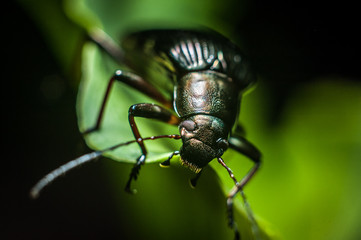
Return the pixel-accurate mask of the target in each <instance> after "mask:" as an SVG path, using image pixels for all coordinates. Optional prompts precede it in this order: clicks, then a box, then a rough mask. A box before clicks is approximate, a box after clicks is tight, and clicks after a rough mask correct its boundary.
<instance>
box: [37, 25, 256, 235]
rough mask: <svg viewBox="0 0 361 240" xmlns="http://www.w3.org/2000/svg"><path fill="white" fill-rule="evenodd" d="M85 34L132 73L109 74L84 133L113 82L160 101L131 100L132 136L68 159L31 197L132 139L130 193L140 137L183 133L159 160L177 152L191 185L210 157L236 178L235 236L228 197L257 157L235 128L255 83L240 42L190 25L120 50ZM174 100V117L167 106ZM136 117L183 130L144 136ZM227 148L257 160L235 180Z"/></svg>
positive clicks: (135, 37)
mask: <svg viewBox="0 0 361 240" xmlns="http://www.w3.org/2000/svg"><path fill="white" fill-rule="evenodd" d="M89 35H90V37H91V39H92V40H93V41H94V42H96V43H97V44H98V45H99V46H100V47H101V48H103V50H105V51H106V52H108V53H109V54H110V55H111V56H112V57H113V58H114V59H115V60H117V61H119V62H122V63H125V64H126V65H127V66H129V67H130V69H132V70H133V72H124V71H121V70H117V71H116V72H115V74H114V75H113V76H112V77H111V79H110V81H109V83H108V87H107V90H106V93H105V96H104V99H103V102H102V105H101V108H100V111H99V114H98V118H97V119H96V123H95V125H94V126H93V127H91V128H89V129H87V130H86V131H85V132H84V134H91V133H92V132H94V131H96V130H98V129H99V128H100V125H101V121H102V117H103V113H104V109H105V107H106V102H107V99H108V96H109V93H110V89H111V87H112V85H113V83H114V82H115V81H118V82H122V83H125V84H127V85H129V86H131V87H133V88H135V89H137V90H138V91H140V92H142V93H144V94H145V95H147V96H148V97H150V98H152V99H154V100H156V101H157V102H158V103H160V104H154V103H140V104H134V105H132V106H131V107H130V108H129V111H128V119H129V123H130V127H131V130H132V132H133V134H134V137H135V140H132V141H129V142H126V143H122V144H117V145H114V146H112V147H109V148H107V149H104V150H101V151H95V152H93V153H90V154H86V155H83V156H81V157H79V158H77V159H75V160H72V161H70V162H68V163H66V164H65V165H63V166H61V167H60V168H58V169H55V170H54V171H52V172H50V173H49V174H47V175H46V176H45V177H44V178H43V179H41V180H40V181H39V182H38V183H37V184H36V185H35V186H34V188H33V189H32V190H31V196H32V197H34V198H35V197H37V196H38V195H39V192H40V191H41V190H42V189H43V188H44V187H45V186H47V185H48V184H49V183H50V182H52V181H53V180H54V179H56V178H57V177H59V176H60V175H62V174H64V173H65V172H67V171H69V170H70V169H72V168H74V167H77V166H79V165H82V164H84V163H85V162H89V161H91V160H94V159H96V158H98V157H100V156H101V155H102V154H103V153H104V152H105V151H111V150H114V149H115V148H118V147H120V146H124V145H127V144H130V143H135V142H136V143H137V144H138V145H139V147H140V149H141V155H140V156H139V158H138V159H137V161H136V163H135V165H134V167H133V168H132V171H131V173H130V176H129V180H128V182H127V184H126V187H125V190H126V191H128V192H131V191H132V190H131V182H132V181H133V180H136V179H137V177H138V174H139V170H140V168H141V166H142V165H143V164H144V163H145V161H146V157H147V149H146V147H145V145H144V141H146V140H155V139H159V138H171V139H181V140H182V147H181V148H180V150H179V151H178V150H177V151H174V152H173V153H172V154H171V155H170V157H169V158H168V159H167V160H166V161H164V162H163V163H161V165H163V166H168V165H169V164H170V160H171V159H172V157H173V156H175V155H180V159H181V163H182V164H183V165H184V166H186V167H188V168H189V169H191V170H192V171H194V172H195V173H196V174H197V175H196V177H195V178H194V179H192V180H191V184H192V185H193V186H195V185H196V182H197V179H198V178H199V176H200V174H201V172H202V169H203V168H204V167H205V166H207V164H208V163H209V162H210V161H212V160H213V159H217V161H218V162H219V163H220V164H221V165H222V166H223V167H224V168H226V170H227V171H228V173H229V175H230V177H231V178H232V179H233V181H234V183H235V187H234V188H233V189H232V190H231V191H230V193H229V194H228V196H227V210H228V221H229V225H230V226H231V227H232V228H233V229H234V231H235V234H236V238H239V233H238V230H237V227H236V225H235V223H234V220H233V210H232V206H233V198H234V197H235V196H236V194H237V193H238V192H242V188H243V187H244V186H245V184H246V183H247V182H248V181H249V180H250V179H251V178H252V176H253V175H254V174H255V173H256V171H257V169H258V168H259V166H260V157H261V154H260V152H259V151H258V150H257V148H256V147H255V146H254V145H253V144H251V143H250V142H249V141H247V140H246V139H245V138H244V137H242V136H240V135H237V134H236V133H233V132H232V129H234V125H235V124H236V122H237V121H236V120H237V116H238V113H239V109H240V102H241V96H242V93H243V92H244V91H245V90H246V89H247V88H248V87H249V86H250V85H252V84H253V83H254V82H255V78H254V75H253V74H252V72H251V71H250V69H249V66H248V65H249V64H248V62H247V60H246V59H245V57H244V55H243V54H242V53H241V51H240V50H239V48H238V47H237V46H236V45H235V44H233V43H232V42H231V41H229V40H228V39H226V38H225V37H223V36H222V35H220V34H218V33H216V32H213V31H199V30H192V29H188V30H180V29H166V30H165V29H162V30H145V31H140V32H136V33H133V34H130V35H129V36H128V37H126V38H125V39H124V40H123V43H122V48H119V47H118V45H117V44H115V43H114V42H113V41H112V40H111V39H110V38H109V37H108V36H107V35H106V34H105V33H104V32H102V31H101V30H96V31H93V32H91V33H90V34H89ZM154 66H157V67H159V68H157V69H162V74H164V75H165V77H166V79H167V83H166V85H168V89H167V90H168V93H169V96H164V94H163V93H162V92H161V91H160V90H159V88H158V87H157V79H154V77H152V75H151V74H150V72H152V71H154ZM158 84H159V83H158ZM172 106H173V110H174V111H175V113H176V115H175V114H174V113H172V112H171V111H170V110H169V109H170V108H171V107H172ZM136 117H142V118H149V119H155V120H159V121H162V122H165V123H168V124H172V125H178V127H179V132H180V134H179V135H177V134H173V135H161V136H153V137H147V138H143V137H142V136H141V134H140V131H139V129H138V127H137V124H136V122H135V118H136ZM228 148H232V149H234V150H236V151H238V152H239V153H241V154H243V155H245V156H247V157H248V158H249V159H251V160H252V161H253V162H254V166H253V167H252V168H251V169H250V171H249V172H248V173H247V174H246V175H245V176H244V177H243V178H242V179H241V180H240V181H238V180H236V178H235V176H234V174H233V172H232V170H231V169H230V168H229V167H228V166H227V165H226V164H225V162H224V161H223V159H222V155H223V153H224V152H225V151H226V150H227V149H228ZM242 194H243V192H242Z"/></svg>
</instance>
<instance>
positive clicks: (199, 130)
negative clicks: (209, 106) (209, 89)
mask: <svg viewBox="0 0 361 240" xmlns="http://www.w3.org/2000/svg"><path fill="white" fill-rule="evenodd" d="M179 131H180V134H181V136H182V141H183V146H182V147H181V149H180V156H181V162H182V164H183V165H185V166H187V167H189V168H190V169H191V170H192V171H194V172H199V171H200V170H201V169H202V168H203V167H205V166H206V165H207V164H208V163H209V162H210V161H212V160H213V159H214V158H217V157H220V156H222V155H223V153H224V151H225V150H226V149H227V148H228V141H227V137H228V130H227V128H226V127H225V125H224V122H223V121H222V120H221V119H219V118H217V117H213V116H210V115H194V116H191V117H190V118H188V119H187V120H184V121H183V122H181V123H180V125H179Z"/></svg>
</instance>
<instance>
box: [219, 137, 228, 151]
mask: <svg viewBox="0 0 361 240" xmlns="http://www.w3.org/2000/svg"><path fill="white" fill-rule="evenodd" d="M217 145H218V147H219V148H221V149H223V150H224V151H226V150H227V148H228V146H229V144H228V141H227V140H226V139H223V138H219V139H218V140H217Z"/></svg>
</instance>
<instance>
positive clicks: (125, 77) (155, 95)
mask: <svg viewBox="0 0 361 240" xmlns="http://www.w3.org/2000/svg"><path fill="white" fill-rule="evenodd" d="M115 81H117V82H122V83H125V84H126V85H128V86H130V87H132V88H134V89H136V90H138V91H140V92H142V93H144V94H145V95H147V96H148V97H151V98H152V99H154V100H156V101H158V102H160V103H161V104H163V105H164V106H168V107H169V106H171V102H170V101H168V100H167V99H165V98H164V97H163V95H162V94H161V93H160V92H159V91H158V90H157V89H156V88H155V87H154V86H153V85H151V84H150V83H148V82H147V81H145V80H144V79H143V78H142V77H140V76H138V75H137V74H134V73H131V72H124V71H121V70H117V71H115V74H114V75H113V76H112V77H111V78H110V80H109V82H108V85H107V88H106V91H105V94H104V98H103V101H102V104H101V107H100V110H99V113H98V117H97V119H96V122H95V125H94V126H93V127H91V128H88V129H87V130H85V131H84V132H83V134H88V133H92V132H94V131H97V130H98V129H99V128H100V124H101V122H102V119H103V115H104V110H105V107H106V104H107V101H108V98H109V95H110V91H111V89H112V86H113V84H114V82H115Z"/></svg>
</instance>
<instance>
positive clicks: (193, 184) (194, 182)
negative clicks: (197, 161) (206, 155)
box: [189, 169, 203, 188]
mask: <svg viewBox="0 0 361 240" xmlns="http://www.w3.org/2000/svg"><path fill="white" fill-rule="evenodd" d="M202 172H203V169H202V170H201V171H200V172H199V173H197V175H196V176H195V177H194V178H192V179H190V180H189V183H190V185H191V187H192V188H195V187H196V185H197V182H198V179H199V177H200V176H201V174H202Z"/></svg>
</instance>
